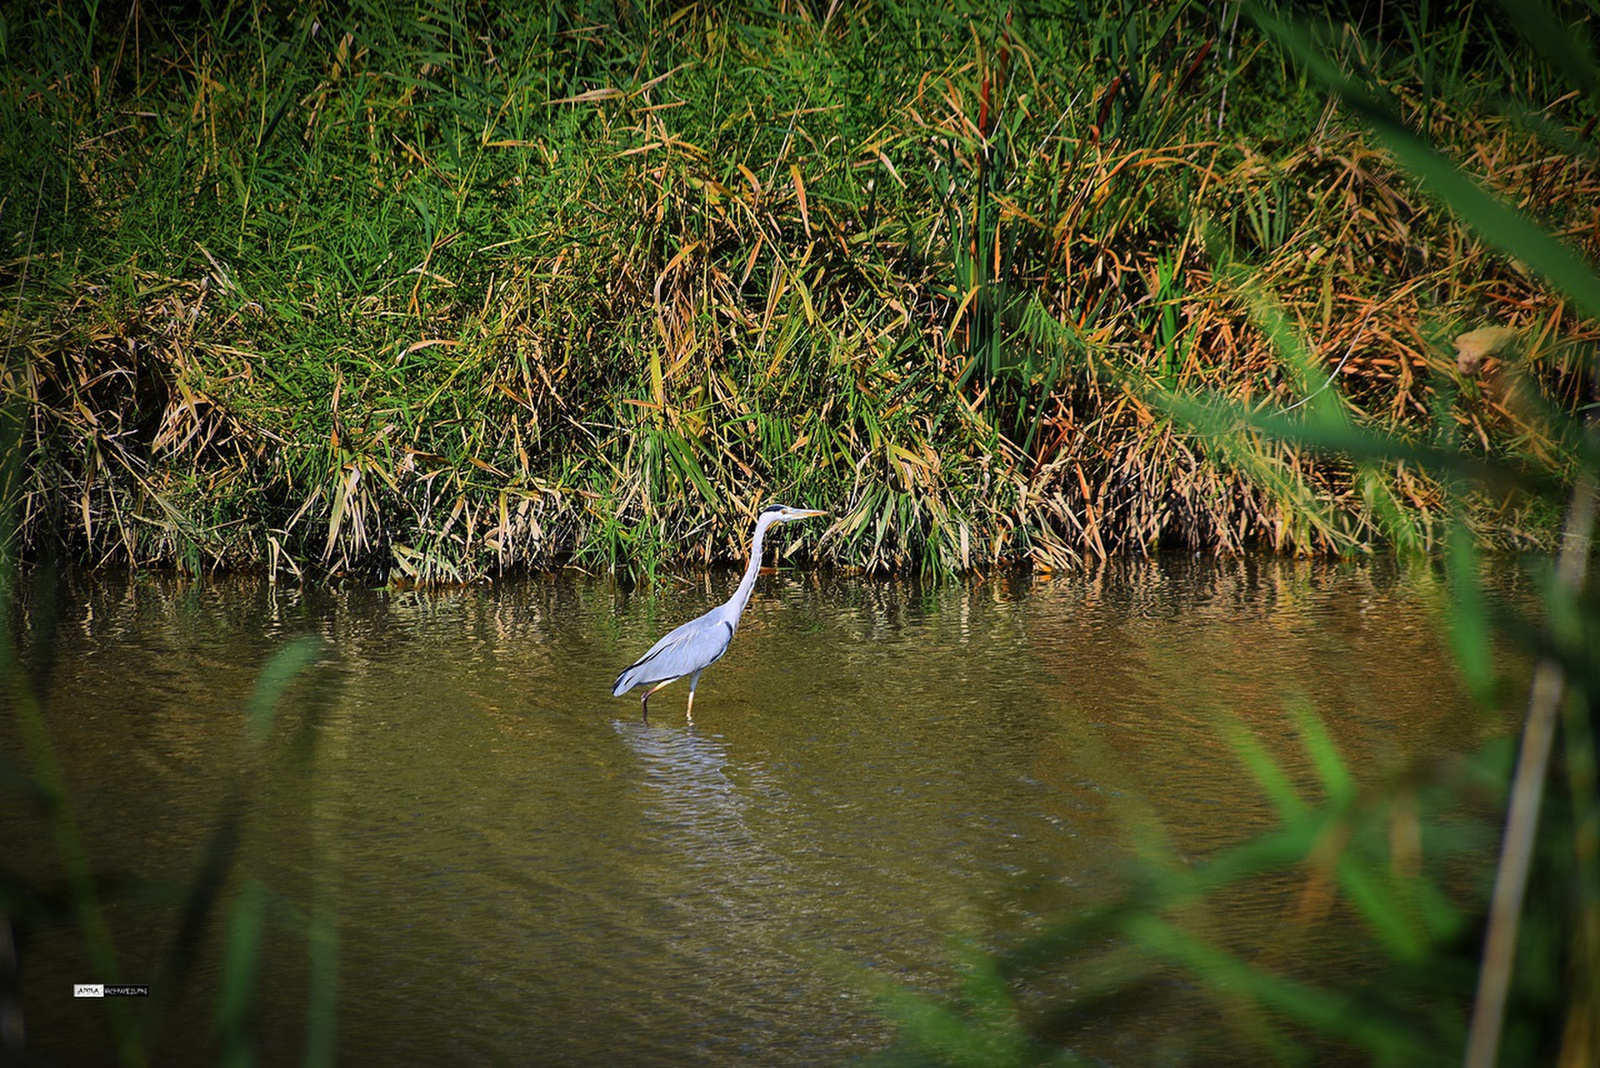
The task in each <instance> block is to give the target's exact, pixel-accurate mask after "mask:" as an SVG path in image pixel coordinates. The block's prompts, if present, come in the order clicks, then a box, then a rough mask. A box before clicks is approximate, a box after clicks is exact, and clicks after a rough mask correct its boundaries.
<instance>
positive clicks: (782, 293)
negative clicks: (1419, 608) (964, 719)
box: [0, 4, 1600, 582]
mask: <svg viewBox="0 0 1600 1068" xmlns="http://www.w3.org/2000/svg"><path fill="white" fill-rule="evenodd" d="M631 10H632V9H630V11H631ZM1226 11H1228V12H1233V9H1231V8H1226ZM1233 13H1235V14H1236V12H1233ZM1229 17H1230V16H1228V15H1220V16H1219V14H1218V12H1215V11H1209V10H1205V9H1202V8H1201V7H1199V6H1198V5H1195V6H1191V5H1185V4H1165V5H1159V6H1156V7H1154V8H1151V9H1148V10H1146V9H1145V8H1143V7H1138V8H1130V12H1129V13H1127V14H1126V16H1125V17H1116V18H1113V17H1111V16H1106V18H1105V20H1104V21H1103V22H1101V23H1099V24H1094V25H1085V24H1083V23H1082V21H1081V20H1079V19H1078V18H1077V17H1075V16H1074V17H1072V18H1067V17H1061V18H1050V17H1042V16H1033V17H1030V18H1026V19H1025V18H1023V17H1021V16H1017V17H1016V18H1014V19H1007V20H998V21H997V20H994V19H992V18H989V17H988V16H983V17H972V18H968V17H964V16H959V15H953V14H948V13H944V12H933V11H924V10H922V9H921V8H919V7H916V6H905V7H899V6H894V5H884V6H878V5H862V6H860V7H858V8H852V9H849V10H836V11H834V12H833V13H832V14H831V15H828V16H826V17H824V16H823V15H821V14H813V13H808V10H807V9H805V8H802V7H798V6H797V7H794V8H793V9H792V10H791V9H788V8H781V9H777V10H773V11H755V10H751V11H741V12H739V13H736V14H708V13H707V11H705V10H703V9H701V8H696V7H691V8H688V9H685V10H683V11H680V12H678V13H676V14H671V15H667V14H663V15H660V16H656V15H651V14H647V13H644V12H635V13H633V14H629V15H627V16H626V17H624V16H621V15H619V16H618V17H617V18H616V20H615V21H613V22H611V23H609V24H606V25H600V24H593V23H590V22H586V21H584V20H582V19H581V18H577V17H573V18H571V19H568V17H566V16H559V15H552V16H551V17H550V18H549V19H548V20H546V21H544V22H538V23H535V22H530V21H526V20H521V19H518V18H515V17H512V16H489V15H481V14H473V15H470V16H466V15H462V14H461V13H460V12H457V11H454V10H453V9H448V8H446V9H442V10H439V11H437V12H435V13H434V14H432V15H430V16H427V17H423V16H421V15H412V16H410V17H408V18H407V19H404V20H397V19H393V18H390V17H388V16H387V15H386V14H385V12H384V10H383V9H381V8H371V9H365V8H363V9H359V10H358V11H357V12H356V13H355V14H352V15H349V16H345V15H331V14H329V15H325V16H324V15H318V14H314V13H313V14H302V13H297V12H294V11H293V10H292V9H285V11H283V12H273V11H260V10H259V9H256V10H252V11H250V12H244V13H240V12H231V13H229V14H226V15H220V16H217V17H216V19H215V20H212V21H189V22H182V23H175V24H168V23H164V22H160V24H157V23H158V22H159V21H160V20H161V19H162V18H163V16H161V15H157V14H152V13H150V12H142V11H141V10H140V9H137V8H135V9H134V14H132V15H128V16H124V15H122V14H121V13H116V14H109V13H108V14H106V15H105V16H104V18H103V20H101V21H96V20H95V19H94V17H93V16H92V15H88V14H86V15H85V16H84V18H85V21H83V22H81V23H74V22H73V21H72V20H71V18H70V16H69V15H68V14H65V13H63V11H61V10H56V11H47V12H44V13H41V14H37V15H35V16H33V17H32V19H31V21H21V20H12V21H11V22H8V25H7V27H6V30H7V34H6V39H5V44H4V49H5V53H6V56H5V58H6V63H5V64H4V67H5V70H6V72H7V73H5V74H4V75H3V76H0V78H3V83H0V84H3V92H0V99H3V102H4V103H3V106H0V121H3V123H4V135H5V139H6V144H7V146H8V151H7V152H6V153H5V154H4V158H3V159H0V178H3V180H4V189H5V190H6V192H5V193H4V200H3V202H0V220H3V223H4V226H3V229H4V235H3V240H4V241H5V242H6V246H7V251H6V254H5V256H4V265H3V267H0V284H3V289H4V292H6V293H7V294H8V299H7V301H6V308H7V311H6V315H7V320H8V321H7V323H6V333H7V334H8V335H9V336H10V338H11V340H10V342H9V344H8V358H7V361H6V367H5V371H4V374H5V393H6V396H7V399H8V402H9V408H8V412H9V414H10V418H9V420H8V422H9V424H10V425H9V432H8V447H7V448H8V452H9V453H10V454H11V455H12V456H13V457H14V458H16V459H17V461H19V462H17V463H15V464H14V465H13V467H12V468H11V472H12V473H11V475H10V476H9V477H8V480H7V482H6V485H7V487H8V493H7V497H8V501H9V503H10V504H11V506H12V508H13V514H14V516H15V521H14V524H13V525H14V526H15V528H16V530H17V532H18V536H19V538H20V540H21V543H22V547H23V549H24V551H27V552H32V553H36V554H39V553H54V554H61V555H67V556H72V557H79V558H83V559H87V560H91V561H115V562H124V563H132V564H136V565H146V564H161V565H176V566H179V567H183V568H187V569H190V570H194V571H208V570H213V569H218V568H251V567H271V568H274V569H280V570H286V571H289V572H294V573H319V572H334V573H338V572H348V573H355V574H359V575H362V576H364V577H366V576H375V577H383V576H387V577H392V578H395V579H399V580H402V581H416V582H436V581H444V582H450V581H467V580H471V579H473V578H476V577H479V576H483V575H494V574H499V573H503V572H508V571H513V572H514V571H518V570H522V569H527V568H532V567H542V566H548V565H550V564H552V563H557V562H563V561H573V562H576V563H578V564H579V565H581V566H584V567H587V568H591V569H610V568H617V569H626V570H629V571H631V572H634V573H648V572H653V571H654V570H655V569H657V568H658V567H660V566H663V565H669V564H683V563H709V562H714V561H718V560H726V559H737V558H739V557H740V556H742V554H743V553H744V551H745V548H746V539H747V536H748V522H747V519H748V517H749V516H750V515H751V514H753V512H754V511H755V510H756V509H757V508H759V506H760V505H761V504H764V503H770V502H772V501H774V500H784V501H788V502H792V503H803V504H806V505H811V506H816V507H823V508H828V509H829V510H830V511H831V512H832V513H833V516H834V521H833V523H832V525H831V526H830V527H828V528H827V530H826V532H825V533H823V534H822V535H821V536H820V537H807V538H805V539H803V540H801V541H800V542H799V546H798V548H799V551H800V552H801V553H809V554H811V555H812V556H813V557H814V558H816V559H817V560H819V561H821V562H826V563H830V564H833V565H839V566H847V567H860V568H869V569H878V568H897V569H898V568H925V569H933V570H941V571H943V570H964V569H968V568H981V567H985V566H990V565H994V564H997V563H1003V562H1015V561H1032V562H1033V563H1034V564H1036V565H1041V566H1046V567H1062V566H1068V565H1070V564H1072V563H1073V562H1074V561H1075V560H1078V559H1081V558H1085V557H1091V558H1093V557H1101V556H1105V555H1109V554H1118V553H1140V552H1145V551H1149V550H1151V549H1155V548H1163V547H1165V548H1182V549H1188V550H1196V551H1205V552H1222V553H1232V552H1239V551H1242V550H1244V549H1247V548H1261V547H1265V548H1270V549H1274V550H1277V551H1281V552H1292V553H1317V554H1322V553H1328V554H1348V553H1356V552H1363V551H1367V550H1369V549H1370V548H1372V547H1374V546H1378V545H1387V546H1395V545H1398V546H1400V547H1402V548H1409V547H1419V548H1430V547H1434V546H1436V545H1437V544H1439V543H1440V542H1441V540H1442V539H1443V538H1444V536H1445V531H1446V528H1447V526H1448V520H1450V519H1452V518H1454V517H1456V516H1463V517H1465V518H1466V520H1467V522H1468V523H1469V525H1470V527H1471V529H1472V530H1473V531H1474V532H1475V533H1476V535H1477V536H1478V538H1479V540H1480V541H1481V542H1482V543H1484V544H1486V545H1496V546H1529V545H1533V546H1539V545H1549V544H1551V543H1553V540H1554V538H1555V535H1556V532H1557V526H1558V523H1559V510H1558V508H1556V507H1553V506H1552V504H1551V503H1550V502H1551V500H1552V499H1555V500H1559V496H1557V497H1555V498H1551V497H1549V496H1541V495H1539V494H1532V495H1530V494H1526V493H1524V492H1523V491H1522V487H1521V486H1520V485H1519V484H1518V481H1517V480H1516V479H1515V478H1513V479H1511V480H1510V481H1509V482H1508V483H1507V487H1508V488H1496V487H1494V486H1492V485H1490V486H1489V488H1480V489H1477V490H1474V491H1472V492H1470V493H1457V492H1454V491H1453V490H1452V488H1451V485H1450V482H1449V478H1450V476H1449V475H1447V474H1442V473H1439V472H1438V471H1437V470H1429V469H1426V468H1424V467H1421V466H1419V465H1418V464H1417V463H1416V462H1415V461H1414V459H1413V458H1411V457H1410V456H1409V454H1407V453H1406V452H1405V449H1407V448H1418V447H1439V448H1442V449H1445V450H1448V451H1449V452H1450V453H1451V454H1452V455H1460V456H1463V457H1465V458H1468V459H1469V460H1472V461H1474V462H1478V461H1483V462H1488V463H1492V464H1494V465H1498V467H1499V468H1501V469H1504V470H1507V471H1511V472H1513V473H1516V472H1520V471H1523V470H1525V469H1530V468H1531V469H1536V470H1537V472H1538V473H1539V475H1538V477H1540V478H1545V479H1549V480H1554V481H1556V482H1561V481H1565V480H1568V479H1570V477H1571V476H1572V474H1573V472H1574V471H1575V470H1576V468H1577V466H1578V453H1579V449H1580V445H1579V443H1578V441H1577V440H1576V439H1575V438H1574V437H1573V436H1572V434H1571V433H1570V430H1569V429H1568V428H1569V427H1570V425H1571V424H1570V423H1569V422H1567V421H1566V419H1565V417H1564V413H1570V412H1574V411H1577V410H1579V409H1581V408H1582V406H1583V405H1585V404H1588V403H1592V402H1593V401H1594V399H1595V398H1594V387H1593V386H1592V384H1590V383H1589V382H1588V379H1587V373H1586V372H1585V371H1584V369H1583V367H1584V361H1586V360H1588V359H1590V358H1591V354H1592V352H1593V346H1594V343H1595V341H1596V338H1597V337H1600V324H1597V323H1596V322H1595V321H1594V320H1593V319H1592V318H1586V317H1584V316H1582V315H1580V314H1579V313H1578V312H1576V311H1575V310H1574V308H1573V306H1572V305H1571V304H1570V303H1569V302H1568V301H1567V300H1566V299H1565V298H1564V297H1562V296H1561V294H1560V293H1558V292H1557V291H1555V290H1553V289H1552V288H1550V287H1549V286H1548V285H1546V284H1545V283H1544V282H1543V281H1542V280H1541V278H1540V277H1539V276H1538V275H1537V274H1536V273H1535V272H1533V271H1532V270H1529V269H1528V268H1527V267H1526V266H1525V265H1524V264H1522V263H1520V262H1517V261H1514V260H1512V259H1510V258H1509V257H1506V256H1503V255H1500V254H1498V253H1496V252H1495V251H1494V250H1493V249H1492V248H1491V247H1490V245H1489V244H1487V243H1486V242H1485V241H1484V240H1482V239H1481V238H1479V237H1478V236H1475V233H1474V231H1471V230H1469V229H1468V228H1467V227H1466V226H1465V225H1463V223H1462V222H1461V219H1460V218H1459V217H1458V215H1457V214H1456V213H1455V212H1453V211H1452V210H1450V208H1448V207H1446V206H1445V205H1444V204H1442V203H1440V202H1439V201H1438V200H1437V198H1436V197H1435V196H1434V195H1432V194H1430V193H1428V192H1426V191H1424V190H1422V189H1420V188H1419V187H1418V186H1417V184H1416V183H1415V182H1414V181H1413V180H1412V179H1411V178H1409V177H1408V176H1407V173H1406V172H1405V171H1404V170H1403V169H1402V167H1401V166H1400V164H1399V163H1398V162H1397V161H1396V159H1395V158H1394V156H1393V154H1392V152H1391V151H1390V148H1389V147H1388V146H1387V144H1386V143H1385V142H1384V141H1383V140H1382V139H1381V138H1379V137H1377V136H1375V135H1374V134H1373V133H1371V132H1370V129H1369V124H1368V123H1367V122H1365V121H1363V120H1362V118H1361V117H1359V116H1357V115H1355V114H1353V112H1352V110H1351V109H1350V108H1349V107H1348V106H1346V105H1344V104H1341V103H1338V102H1337V101H1336V100H1335V98H1334V97H1333V96H1332V95H1331V94H1330V93H1329V92H1328V90H1327V89H1326V88H1324V87H1323V86H1322V85H1321V83H1319V82H1317V81H1316V80H1315V79H1313V78H1312V77H1311V76H1310V75H1309V74H1307V73H1305V72H1303V71H1302V70H1301V69H1300V67H1299V65H1297V63H1296V62H1294V61H1293V60H1292V59H1291V58H1290V57H1289V54H1288V52H1287V51H1286V50H1285V47H1284V46H1283V44H1282V43H1281V41H1279V40H1278V39H1275V38H1273V37H1272V36H1270V35H1268V34H1266V33H1264V32H1263V31H1262V30H1261V29H1259V28H1257V27H1255V26H1252V25H1251V24H1250V23H1249V22H1248V20H1244V21H1242V22H1229V21H1228V18H1229ZM1358 29H1360V28H1358ZM1366 29H1368V30H1373V29H1375V30H1377V31H1380V36H1379V38H1378V39H1377V40H1376V41H1375V42H1374V41H1373V40H1371V39H1369V38H1368V37H1366V36H1363V35H1360V34H1347V35H1344V36H1339V37H1334V38H1330V39H1329V41H1327V42H1325V45H1326V48H1327V51H1328V54H1329V55H1332V56H1335V57H1337V59H1338V61H1339V62H1340V63H1342V64H1343V66H1344V68H1345V69H1347V70H1352V71H1360V72H1365V73H1364V75H1363V77H1365V78H1366V80H1367V81H1368V82H1369V83H1370V84H1371V85H1372V86H1373V87H1375V91H1381V93H1383V94H1384V99H1385V100H1386V101H1387V102H1388V103H1389V104H1390V105H1392V106H1393V108H1394V109H1395V111H1396V113H1397V114H1398V116H1399V117H1400V119H1402V120H1403V122H1404V123H1405V124H1406V125H1407V127H1408V128H1410V129H1412V130H1413V131H1417V132H1420V133H1422V134H1424V135H1426V137H1428V138H1430V139H1431V140H1432V142H1433V143H1434V145H1436V146H1437V148H1438V149H1439V151H1440V152H1441V153H1443V155H1444V156H1445V157H1447V158H1448V159H1450V160H1452V161H1454V162H1455V163H1457V164H1459V165H1460V166H1461V167H1462V168H1463V169H1464V170H1465V171H1466V172H1467V173H1468V174H1470V175H1471V176H1472V177H1473V178H1474V179H1475V180H1476V181H1478V182H1480V183H1481V184H1482V185H1483V186H1485V187H1487V188H1488V189H1490V190H1491V191H1492V192H1494V193H1495V194H1496V195H1497V196H1499V197H1500V198H1501V199H1502V200H1504V201H1505V202H1508V203H1510V204H1512V205H1515V206H1517V207H1518V208H1520V209H1521V210H1522V211H1523V212H1525V213H1526V214H1528V215H1531V216H1533V217H1534V218H1535V219H1536V220H1537V221H1538V222H1539V223H1541V224H1542V225H1543V226H1545V227H1546V228H1547V229H1548V230H1549V231H1550V232H1552V233H1555V234H1558V235H1560V236H1561V238H1562V240H1563V241H1565V242H1566V243H1567V244H1568V245H1569V246H1570V247H1572V248H1574V249H1577V250H1579V251H1580V252H1581V253H1582V254H1584V255H1586V256H1588V257H1589V258H1590V259H1591V260H1594V259H1596V258H1600V257H1597V253H1600V216H1596V214H1595V213H1594V211H1593V205H1594V204H1595V203H1596V202H1600V173H1597V168H1596V165H1595V154H1594V152H1593V150H1592V132H1593V125H1594V109H1593V106H1592V103H1588V102H1586V101H1585V100H1584V98H1583V97H1581V96H1580V95H1577V94H1567V93H1565V92H1564V91H1563V89H1562V88H1561V85H1560V82H1559V79H1557V78H1555V77H1554V76H1553V75H1551V74H1549V73H1548V71H1547V69H1546V67H1545V65H1544V64H1543V63H1542V62H1541V61H1537V60H1535V59H1533V58H1530V57H1528V56H1526V55H1524V54H1523V53H1521V52H1518V51H1516V50H1515V49H1516V48H1517V47H1518V46H1516V45H1515V44H1514V43H1513V44H1506V43H1504V38H1503V36H1500V35H1497V34H1498V31H1496V30H1495V28H1494V27H1478V26H1473V25H1470V24H1468V25H1452V26H1449V27H1446V26H1439V27H1432V28H1429V27H1422V28H1420V29H1418V30H1417V31H1416V32H1415V35H1414V36H1413V37H1412V38H1411V39H1410V40H1407V39H1405V38H1404V37H1400V38H1391V39H1389V40H1388V42H1387V43H1385V42H1384V41H1383V39H1382V37H1381V32H1384V31H1387V30H1392V27H1382V26H1378V27H1366ZM1497 49H1498V50H1499V51H1498V52H1497V51H1496V50H1497ZM1452 57H1453V58H1452ZM1508 71H1516V72H1518V77H1519V80H1518V82H1517V84H1511V79H1510V77H1509V76H1508V74H1507V73H1506V72H1508ZM1552 145H1554V146H1556V148H1555V149H1552V147H1551V146H1552ZM1561 146H1566V149H1567V150H1565V151H1563V150H1561ZM1195 398H1203V399H1204V401H1205V403H1204V404H1200V403H1196V402H1195ZM1219 405H1220V406H1219ZM1280 412H1281V413H1285V418H1286V420H1288V421H1289V422H1291V423H1293V422H1295V421H1319V420H1320V421H1321V422H1320V423H1319V424H1318V425H1324V426H1341V427H1345V428H1348V430H1349V433H1350V434H1351V435H1352V436H1358V435H1365V436H1366V437H1368V438H1382V439H1383V440H1387V441H1391V442H1395V443H1397V444H1398V445H1399V446H1402V448H1398V449H1396V450H1394V451H1393V454H1391V455H1380V456H1374V455H1371V454H1369V455H1367V456H1365V457H1364V458H1356V459H1351V458H1349V456H1348V455H1341V454H1339V453H1337V452H1332V453H1330V452H1318V451H1314V450H1312V449H1310V448H1307V447H1306V446H1305V445H1304V443H1302V442H1299V441H1296V440H1294V439H1293V438H1292V437H1284V436H1281V435H1275V434H1270V433H1266V432H1263V431H1262V430H1261V429H1260V428H1259V427H1258V426H1254V425H1251V424H1250V423H1249V422H1248V421H1247V417H1248V416H1250V415H1251V414H1252V413H1255V414H1260V413H1280ZM1397 456H1399V457H1402V458H1396V457H1397ZM1486 485H1487V484H1486Z"/></svg>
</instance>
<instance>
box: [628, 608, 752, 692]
mask: <svg viewBox="0 0 1600 1068" xmlns="http://www.w3.org/2000/svg"><path fill="white" fill-rule="evenodd" d="M732 639H733V625H732V624H731V623H729V622H727V621H726V620H725V619H723V618H722V616H721V614H720V612H719V611H717V610H716V609H713V610H712V611H710V612H707V613H706V614H705V615H703V616H701V617H700V618H699V619H691V620H690V621H689V622H687V623H685V624H684V625H683V626H681V627H678V628H677V629H676V630H673V631H670V632H669V633H668V634H667V636H666V637H664V638H662V639H661V640H660V641H658V642H656V643H655V644H654V645H652V646H651V647H650V650H649V652H647V653H645V654H644V655H643V656H641V657H640V658H639V659H638V660H637V661H636V662H635V663H633V664H632V665H631V666H629V667H628V668H627V669H626V670H624V671H623V673H622V674H620V675H618V676H617V684H616V686H615V687H613V688H612V690H611V692H612V694H613V695H617V696H620V695H622V694H625V693H627V692H628V691H629V690H631V689H633V688H634V687H635V686H643V685H648V684H650V683H656V682H668V681H670V680H672V679H681V678H682V677H683V676H685V675H689V674H692V673H694V672H696V671H699V670H700V669H701V668H704V667H705V666H706V665H708V664H711V663H713V662H715V661H716V660H717V658H718V657H720V656H721V655H722V654H723V653H725V652H727V651H728V642H730V641H731V640H732Z"/></svg>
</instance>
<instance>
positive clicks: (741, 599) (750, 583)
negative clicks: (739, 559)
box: [728, 522, 769, 620]
mask: <svg viewBox="0 0 1600 1068" xmlns="http://www.w3.org/2000/svg"><path fill="white" fill-rule="evenodd" d="M768 526H769V524H767V523H760V522H758V523H757V524H756V536H755V540H754V541H752V542H751V543H750V565H749V566H748V567H746V568H745V569H744V578H742V579H740V580H739V588H738V589H737V590H734V591H733V596H732V597H730V598H729V599H728V604H730V605H732V606H733V618H734V619H735V620H737V619H738V618H739V617H740V616H742V615H744V606H745V604H746V603H747V602H748V601H749V600H750V594H751V592H752V591H753V590H754V589H755V588H756V576H757V575H759V574H761V542H762V539H764V538H765V537H766V536H767V527H768Z"/></svg>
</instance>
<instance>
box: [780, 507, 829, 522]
mask: <svg viewBox="0 0 1600 1068" xmlns="http://www.w3.org/2000/svg"><path fill="white" fill-rule="evenodd" d="M827 514H828V513H827V512H823V511H820V510H818V509H816V508H796V509H794V515H791V516H789V518H790V519H810V518H811V517H812V516H814V515H827Z"/></svg>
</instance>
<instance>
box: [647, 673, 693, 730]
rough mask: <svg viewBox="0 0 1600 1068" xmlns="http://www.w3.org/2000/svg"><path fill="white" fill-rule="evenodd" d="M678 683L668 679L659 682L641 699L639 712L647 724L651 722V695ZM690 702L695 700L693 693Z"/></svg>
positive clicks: (675, 680)
mask: <svg viewBox="0 0 1600 1068" xmlns="http://www.w3.org/2000/svg"><path fill="white" fill-rule="evenodd" d="M677 681H678V680H677V679H668V680H667V681H666V682H658V683H656V684H655V685H654V686H652V687H650V688H649V689H648V690H646V691H645V692H644V696H643V697H641V698H639V711H640V712H641V713H643V715H644V721H645V722H646V723H649V722H650V695H651V694H653V693H655V692H656V691H657V690H659V689H661V687H663V686H668V685H671V684H672V683H674V682H677ZM689 700H690V701H691V702H692V701H693V700H694V694H693V693H690V695H689Z"/></svg>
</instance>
